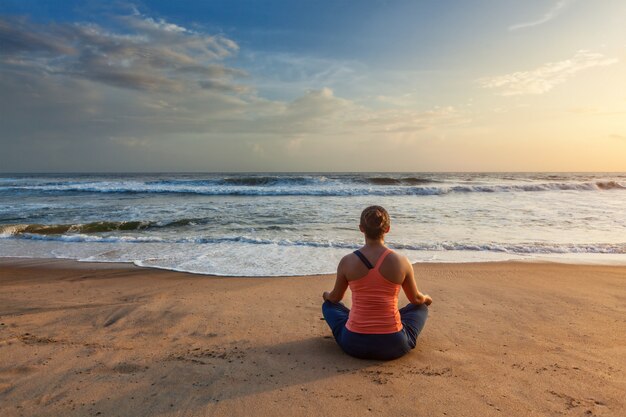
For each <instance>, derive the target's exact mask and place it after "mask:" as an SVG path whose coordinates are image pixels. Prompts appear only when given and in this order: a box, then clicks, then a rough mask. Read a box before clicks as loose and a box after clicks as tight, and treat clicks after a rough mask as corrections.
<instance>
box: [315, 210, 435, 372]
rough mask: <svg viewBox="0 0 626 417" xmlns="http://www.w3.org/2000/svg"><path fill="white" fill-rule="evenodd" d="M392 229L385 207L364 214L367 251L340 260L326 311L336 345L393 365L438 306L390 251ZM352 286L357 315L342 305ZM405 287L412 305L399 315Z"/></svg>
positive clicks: (407, 264)
mask: <svg viewBox="0 0 626 417" xmlns="http://www.w3.org/2000/svg"><path fill="white" fill-rule="evenodd" d="M389 228H390V221H389V214H388V213H387V211H386V210H385V209H384V208H382V207H380V206H371V207H368V208H366V209H365V210H363V213H361V223H360V225H359V229H360V230H361V232H363V234H364V235H365V246H363V247H362V248H361V249H359V250H356V251H354V252H353V253H351V254H349V255H346V256H344V257H343V258H342V259H341V261H340V262H339V266H338V267H337V280H336V282H335V288H334V289H333V290H332V291H331V292H324V294H323V297H324V304H323V305H322V312H323V314H324V319H325V320H326V322H327V323H328V326H329V327H330V328H331V330H332V332H333V336H334V337H335V340H336V341H337V343H338V344H339V346H340V347H341V348H342V349H343V350H344V351H345V352H346V353H347V354H349V355H352V356H355V357H357V358H363V359H378V360H389V359H395V358H399V357H400V356H402V355H404V354H406V353H407V352H409V351H410V350H411V349H413V348H414V347H415V343H416V340H417V336H418V335H419V333H420V332H421V331H422V329H423V328H424V324H425V323H426V317H427V316H428V307H427V306H429V305H430V304H431V303H432V301H433V300H432V298H430V296H428V295H425V294H422V293H421V292H420V291H419V290H418V289H417V285H416V283H415V277H414V274H413V267H412V266H411V263H410V262H409V260H408V259H407V258H406V257H405V256H402V255H399V254H397V253H395V252H394V251H392V250H391V249H389V248H387V247H386V246H385V234H386V233H388V232H389ZM348 287H350V290H351V291H352V310H350V309H348V308H347V307H346V306H345V305H343V304H342V303H341V300H342V299H343V296H344V294H345V292H346V289H347V288H348ZM400 287H402V289H403V290H404V293H405V294H406V296H407V298H408V299H409V301H410V303H409V304H408V305H407V306H406V307H404V308H401V309H400V310H398V293H399V292H400Z"/></svg>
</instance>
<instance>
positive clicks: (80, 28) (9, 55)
mask: <svg viewBox="0 0 626 417" xmlns="http://www.w3.org/2000/svg"><path fill="white" fill-rule="evenodd" d="M116 22H117V25H118V27H119V29H118V30H117V31H115V32H113V31H110V30H107V29H105V28H103V27H102V26H100V25H96V24H93V23H89V24H86V23H74V24H67V23H66V24H54V25H43V24H36V23H32V22H29V21H28V20H26V19H23V18H20V19H0V39H2V40H3V41H2V43H0V52H1V53H2V58H0V65H2V66H3V67H5V68H7V67H8V69H10V70H18V68H17V67H16V64H19V70H20V71H26V70H29V69H30V70H31V71H38V72H41V73H44V74H45V75H46V76H67V77H72V78H84V79H87V80H90V81H94V82H98V83H102V84H106V85H109V86H114V87H118V88H128V89H136V90H147V91H175V92H181V91H184V90H186V89H191V88H194V86H197V84H198V83H200V82H203V83H204V85H203V88H211V86H215V87H216V89H217V90H219V91H221V92H225V91H230V92H237V91H240V90H241V88H239V87H238V86H236V85H234V84H233V82H232V80H233V78H235V77H240V76H243V75H245V72H243V71H241V70H239V69H234V68H229V67H227V66H225V65H224V64H223V63H222V62H221V61H222V60H224V59H225V58H227V57H229V56H232V55H233V54H235V53H236V52H237V51H238V45H237V44H236V42H234V41H232V40H230V39H227V38H224V37H222V36H209V35H205V34H202V33H197V32H194V31H191V30H188V29H185V28H183V27H181V26H178V25H175V24H171V23H168V22H165V21H163V20H160V21H155V20H154V19H152V18H149V17H145V16H143V15H140V14H138V13H137V12H135V13H133V14H131V15H125V16H118V17H117V18H116ZM207 79H208V81H207ZM229 84H232V88H226V86H227V85H229Z"/></svg>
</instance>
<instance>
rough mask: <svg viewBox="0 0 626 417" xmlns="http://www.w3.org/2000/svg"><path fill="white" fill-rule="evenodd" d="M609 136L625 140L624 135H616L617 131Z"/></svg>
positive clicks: (625, 136)
mask: <svg viewBox="0 0 626 417" xmlns="http://www.w3.org/2000/svg"><path fill="white" fill-rule="evenodd" d="M609 137H610V138H611V139H617V140H626V135H618V134H617V133H613V134H612V135H609Z"/></svg>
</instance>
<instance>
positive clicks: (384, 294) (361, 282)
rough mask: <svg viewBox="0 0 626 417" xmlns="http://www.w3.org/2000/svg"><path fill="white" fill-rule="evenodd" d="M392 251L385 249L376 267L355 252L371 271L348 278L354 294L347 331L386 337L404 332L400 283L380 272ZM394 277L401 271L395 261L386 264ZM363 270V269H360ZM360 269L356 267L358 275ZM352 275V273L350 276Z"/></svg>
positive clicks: (362, 255) (359, 253) (361, 254)
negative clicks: (400, 304)
mask: <svg viewBox="0 0 626 417" xmlns="http://www.w3.org/2000/svg"><path fill="white" fill-rule="evenodd" d="M391 253H392V251H391V250H390V249H386V248H385V250H384V252H383V253H382V255H380V256H379V257H378V260H377V261H376V263H375V264H373V265H372V263H371V262H370V261H369V259H368V258H367V257H366V256H365V255H364V254H363V253H361V252H360V251H355V252H354V256H357V257H358V258H359V261H360V262H361V263H362V264H363V266H365V267H366V268H367V269H368V271H367V272H366V273H365V275H363V276H360V277H359V278H357V279H349V278H348V285H349V287H350V290H351V291H352V310H351V311H350V316H349V318H348V322H347V323H346V328H347V329H348V330H350V331H352V332H356V333H363V334H387V333H395V332H398V331H400V330H402V322H401V321H400V312H399V311H398V293H399V292H400V287H401V282H394V281H391V280H389V279H387V278H386V276H384V275H383V274H382V273H381V266H382V265H383V264H384V263H385V260H386V258H388V256H387V255H389V254H391ZM387 265H388V268H387V269H391V271H387V272H392V273H393V272H396V273H395V274H392V276H393V278H396V280H395V281H397V280H398V276H399V273H398V271H397V270H398V268H397V267H395V268H394V263H393V260H390V262H388V263H387ZM359 269H360V268H359ZM394 269H395V270H396V271H394ZM356 270H357V268H355V272H357V271H356ZM351 275H352V274H351Z"/></svg>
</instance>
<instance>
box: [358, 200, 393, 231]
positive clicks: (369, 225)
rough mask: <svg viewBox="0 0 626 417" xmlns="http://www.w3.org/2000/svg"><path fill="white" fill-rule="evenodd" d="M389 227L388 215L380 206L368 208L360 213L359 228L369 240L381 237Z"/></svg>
mask: <svg viewBox="0 0 626 417" xmlns="http://www.w3.org/2000/svg"><path fill="white" fill-rule="evenodd" d="M390 225H391V221H390V220H389V213H387V210H385V209H384V208H383V207H381V206H369V207H367V208H366V209H365V210H363V212H362V213H361V226H362V227H363V229H364V231H365V236H367V237H368V238H370V239H380V238H381V237H383V235H384V234H385V233H386V232H387V230H388V229H389V226H390Z"/></svg>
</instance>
